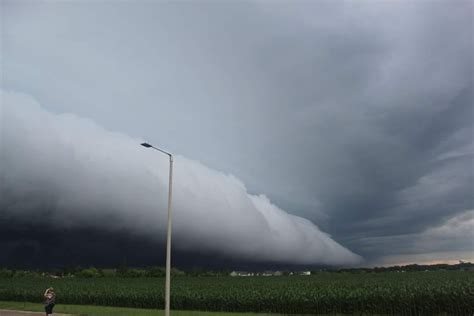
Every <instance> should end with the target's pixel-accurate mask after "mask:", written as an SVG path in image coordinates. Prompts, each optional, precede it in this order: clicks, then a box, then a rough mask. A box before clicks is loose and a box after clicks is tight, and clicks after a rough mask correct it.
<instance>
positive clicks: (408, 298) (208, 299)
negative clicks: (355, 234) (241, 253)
mask: <svg viewBox="0 0 474 316" xmlns="http://www.w3.org/2000/svg"><path fill="white" fill-rule="evenodd" d="M50 286H53V287H54V288H55V290H56V293H57V295H58V297H57V303H58V304H61V303H62V304H85V305H104V306H127V307H142V308H163V306H164V279H162V278H94V279H81V278H62V279H49V278H0V300H3V301H8V300H10V301H28V302H39V301H41V300H42V291H44V289H45V288H47V287H50ZM171 307H172V309H178V310H202V311H227V312H270V313H286V314H291V313H295V314H303V313H309V314H318V313H376V314H399V315H435V314H442V313H448V314H453V315H473V314H474V273H473V272H465V271H436V272H435V271H431V272H409V273H396V272H386V273H361V274H349V273H319V274H316V275H312V276H280V277H175V278H174V279H172V288H171Z"/></svg>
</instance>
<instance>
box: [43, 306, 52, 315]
mask: <svg viewBox="0 0 474 316" xmlns="http://www.w3.org/2000/svg"><path fill="white" fill-rule="evenodd" d="M53 307H54V304H49V305H46V306H45V307H44V310H45V312H46V313H48V314H52V313H53Z"/></svg>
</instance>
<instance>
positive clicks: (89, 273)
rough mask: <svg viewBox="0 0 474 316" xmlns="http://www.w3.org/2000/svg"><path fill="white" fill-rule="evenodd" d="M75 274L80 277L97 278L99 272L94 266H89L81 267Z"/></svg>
mask: <svg viewBox="0 0 474 316" xmlns="http://www.w3.org/2000/svg"><path fill="white" fill-rule="evenodd" d="M77 276H78V277H81V278H98V277H100V273H99V271H98V270H97V269H96V268H94V267H90V268H88V269H83V270H82V271H81V272H79V273H78V274H77Z"/></svg>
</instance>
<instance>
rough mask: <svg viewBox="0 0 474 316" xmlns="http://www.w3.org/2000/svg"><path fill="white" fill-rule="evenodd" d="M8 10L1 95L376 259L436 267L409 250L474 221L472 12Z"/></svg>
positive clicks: (300, 5)
mask: <svg viewBox="0 0 474 316" xmlns="http://www.w3.org/2000/svg"><path fill="white" fill-rule="evenodd" d="M18 3H19V4H18ZM2 6H3V7H4V10H3V13H2V18H3V20H4V24H3V25H4V27H3V30H2V39H3V41H2V43H3V48H2V60H3V67H4V70H5V71H4V73H5V75H4V76H3V83H2V85H3V86H4V87H6V88H8V89H12V90H18V91H22V92H26V93H28V94H31V95H33V96H34V97H35V98H37V99H38V100H39V101H40V103H41V104H42V105H43V106H45V107H46V108H47V109H48V110H51V111H55V112H59V113H63V112H71V113H75V114H77V115H80V116H83V117H88V118H92V119H93V120H94V121H96V122H98V123H99V124H100V125H102V126H105V127H106V128H108V129H110V130H117V131H121V132H124V133H127V134H129V135H140V136H141V135H156V136H154V137H153V136H152V139H151V141H154V142H156V143H159V144H162V145H163V146H164V147H167V148H170V149H171V150H172V151H177V152H180V153H182V154H183V155H185V156H187V157H190V158H192V159H197V160H199V161H202V162H203V163H205V164H206V165H208V166H211V167H212V168H215V169H217V170H222V171H224V172H228V173H232V174H235V175H237V177H238V178H240V179H242V180H243V182H244V183H245V185H246V186H247V187H248V188H249V191H250V192H264V193H265V194H266V195H267V196H269V197H270V199H271V200H272V201H275V202H276V204H278V205H280V206H281V207H282V208H284V209H285V210H287V211H289V212H290V213H294V214H297V215H301V216H303V217H306V218H308V219H310V220H312V221H314V222H315V223H316V224H317V225H318V226H319V227H321V228H322V229H323V230H324V231H328V232H329V233H330V234H331V235H332V236H334V238H335V240H337V241H341V242H342V244H343V245H345V246H346V245H347V246H349V248H350V249H351V250H354V251H355V252H356V253H359V252H361V253H363V255H364V256H365V257H366V258H373V259H374V260H375V261H376V259H377V258H378V257H380V256H387V255H390V254H392V255H402V254H403V253H414V252H417V251H418V252H423V251H429V252H430V253H436V251H437V250H436V247H433V248H430V247H421V246H419V245H418V246H417V245H416V244H414V243H410V244H409V245H407V247H406V248H403V249H401V248H398V247H395V245H396V244H397V243H398V242H397V240H399V239H400V238H410V236H420V235H421V234H424V232H426V231H427V230H429V229H434V228H436V227H440V226H442V225H446V224H447V223H449V222H450V221H452V220H454V219H456V218H464V217H462V216H463V215H466V214H470V213H469V212H470V210H472V209H473V208H474V207H473V196H472V191H473V190H474V187H473V186H474V184H473V177H474V176H473V164H472V161H473V160H472V159H473V153H474V145H473V136H472V135H473V130H472V129H473V116H474V114H473V96H472V94H473V60H472V55H473V33H472V32H473V27H474V26H473V14H472V12H473V11H472V10H473V5H472V2H471V1H451V2H448V1H429V2H428V1H422V2H408V1H390V2H388V1H384V2H375V1H358V2H355V1H317V2H291V3H290V2H278V3H267V2H239V3H237V2H234V3H229V2H227V3H215V2H207V3H200V4H199V5H197V4H189V3H188V4H186V3H152V2H137V3H133V4H129V3H120V4H115V5H112V4H110V3H98V2H97V3H94V5H80V4H79V3H78V2H72V3H61V4H55V5H54V4H44V3H32V2H8V1H7V2H3V3H2ZM85 20H87V21H88V22H87V24H85V23H84V21H85ZM31 52H34V54H32V53H31ZM44 194H46V193H44ZM459 216H461V217H459ZM469 223H470V222H469ZM401 236H408V237H401ZM374 240H377V247H374V246H372V243H373V241H374ZM369 241H370V242H369ZM367 243H369V244H367ZM451 245H452V247H451V250H452V251H453V256H456V253H455V252H456V251H457V250H459V251H466V248H465V247H464V246H463V247H461V246H460V247H459V249H458V248H457V247H456V244H455V243H452V244H451ZM441 248H442V247H440V249H439V251H442V250H441ZM427 249H428V250H427ZM467 250H468V249H467ZM473 250H474V247H473V248H471V251H473ZM387 251H389V252H390V251H393V252H394V253H389V252H387ZM443 251H444V250H443ZM395 252H397V253H395Z"/></svg>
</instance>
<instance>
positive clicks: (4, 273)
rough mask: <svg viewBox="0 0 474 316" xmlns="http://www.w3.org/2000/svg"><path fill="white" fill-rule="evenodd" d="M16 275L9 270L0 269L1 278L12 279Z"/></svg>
mask: <svg viewBox="0 0 474 316" xmlns="http://www.w3.org/2000/svg"><path fill="white" fill-rule="evenodd" d="M13 275H14V272H13V271H12V270H8V269H5V268H3V269H0V278H11V277H12V276H13Z"/></svg>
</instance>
